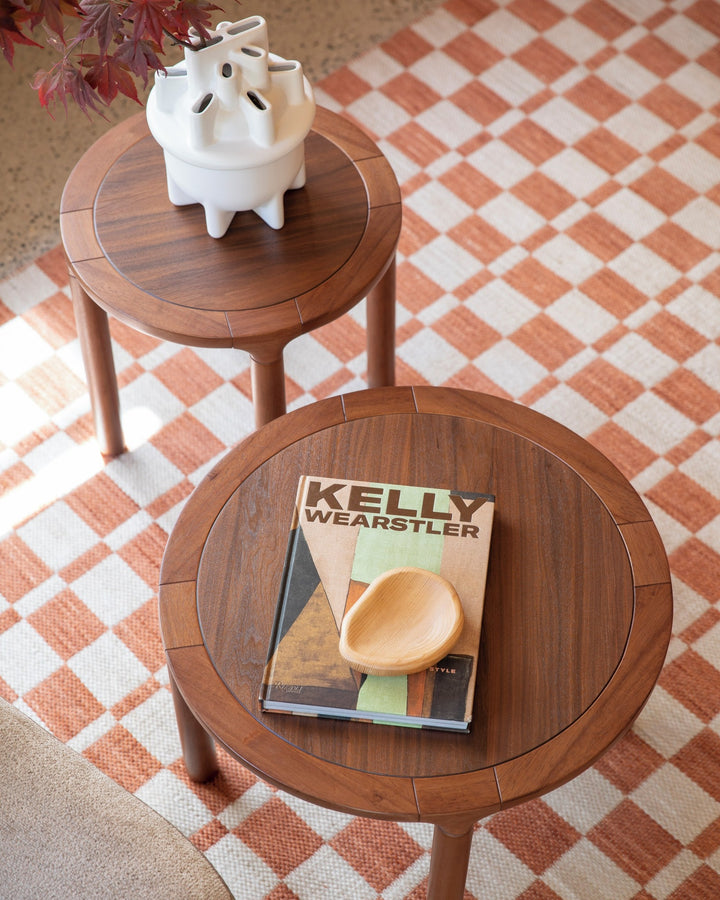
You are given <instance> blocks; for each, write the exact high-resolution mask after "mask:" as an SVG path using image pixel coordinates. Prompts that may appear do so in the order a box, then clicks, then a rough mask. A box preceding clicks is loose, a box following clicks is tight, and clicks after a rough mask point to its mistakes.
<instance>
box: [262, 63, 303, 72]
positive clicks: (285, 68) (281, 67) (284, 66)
mask: <svg viewBox="0 0 720 900" xmlns="http://www.w3.org/2000/svg"><path fill="white" fill-rule="evenodd" d="M297 67H298V63H293V62H288V63H275V65H273V66H268V72H294V71H295V69H297Z"/></svg>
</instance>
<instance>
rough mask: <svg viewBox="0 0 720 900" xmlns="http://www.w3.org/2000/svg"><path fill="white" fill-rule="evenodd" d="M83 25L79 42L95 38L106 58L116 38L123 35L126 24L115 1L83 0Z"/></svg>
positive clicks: (78, 34)
mask: <svg viewBox="0 0 720 900" xmlns="http://www.w3.org/2000/svg"><path fill="white" fill-rule="evenodd" d="M80 11H81V14H82V17H83V23H82V25H81V26H80V29H79V31H78V33H77V39H76V40H77V42H78V43H79V42H81V41H84V40H87V39H88V38H95V39H96V40H97V42H98V48H99V50H100V55H101V56H104V55H105V53H106V52H107V49H108V47H109V46H110V44H111V43H112V42H113V40H114V39H115V38H118V37H120V35H122V33H123V28H124V22H123V19H122V18H121V16H120V13H119V11H118V6H117V3H115V2H114V0H81V3H80Z"/></svg>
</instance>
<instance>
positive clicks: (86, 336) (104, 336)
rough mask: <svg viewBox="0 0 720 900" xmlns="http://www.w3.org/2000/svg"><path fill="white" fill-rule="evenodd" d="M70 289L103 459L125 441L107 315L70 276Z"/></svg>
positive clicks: (116, 452) (118, 450) (119, 450)
mask: <svg viewBox="0 0 720 900" xmlns="http://www.w3.org/2000/svg"><path fill="white" fill-rule="evenodd" d="M70 290H71V292H72V300H73V309H74V311H75V323H76V325H77V331H78V338H79V340H80V349H81V351H82V357H83V364H84V366H85V375H86V377H87V382H88V391H89V392H90V406H91V408H92V412H93V419H94V421H95V435H96V437H97V442H98V445H99V447H100V452H101V453H102V454H103V456H118V455H119V454H120V453H123V452H124V451H125V440H124V438H123V433H122V425H121V424H120V398H119V396H118V386H117V376H116V375H115V363H114V361H113V353H112V344H111V342H110V326H109V323H108V317H107V313H106V312H105V310H104V309H101V307H99V306H98V305H97V303H95V302H94V301H93V300H91V299H90V297H89V296H88V294H87V292H86V291H85V290H84V288H82V287H81V285H80V282H79V281H78V280H77V278H75V277H74V276H73V275H71V276H70Z"/></svg>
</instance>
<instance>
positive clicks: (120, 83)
mask: <svg viewBox="0 0 720 900" xmlns="http://www.w3.org/2000/svg"><path fill="white" fill-rule="evenodd" d="M82 63H83V65H85V66H87V67H88V70H87V72H86V73H85V81H87V83H88V84H89V85H90V87H92V88H94V89H95V90H96V91H97V92H98V94H99V96H100V98H101V99H102V100H103V102H105V103H111V102H112V101H113V100H114V99H115V97H117V95H118V93H121V94H124V95H125V96H126V97H129V98H130V99H131V100H134V101H135V102H136V103H140V100H139V99H138V95H137V89H136V88H135V82H134V81H133V80H132V76H131V74H130V72H129V71H128V68H127V64H126V63H125V62H123V61H122V60H118V59H117V57H116V56H98V55H97V54H88V55H87V56H85V55H83V57H82Z"/></svg>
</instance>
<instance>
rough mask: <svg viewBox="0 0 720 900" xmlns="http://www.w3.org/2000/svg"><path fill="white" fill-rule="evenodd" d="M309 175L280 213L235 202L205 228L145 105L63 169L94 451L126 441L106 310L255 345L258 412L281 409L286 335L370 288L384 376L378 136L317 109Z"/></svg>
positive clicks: (372, 336)
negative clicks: (171, 194) (225, 224)
mask: <svg viewBox="0 0 720 900" xmlns="http://www.w3.org/2000/svg"><path fill="white" fill-rule="evenodd" d="M305 160H306V171H307V180H306V184H305V186H304V187H303V188H300V189H299V190H290V191H287V193H286V194H285V199H284V206H285V225H284V226H283V228H281V229H279V230H274V229H272V228H271V227H270V226H269V225H267V224H266V223H265V222H263V221H262V220H261V219H260V218H259V216H257V215H256V214H255V213H253V212H251V211H248V212H240V213H237V214H236V215H235V218H234V219H233V222H232V225H231V226H230V229H229V230H228V232H227V233H226V234H225V236H224V237H222V238H219V239H215V238H212V237H210V236H209V235H208V233H207V230H206V225H205V214H204V211H203V208H202V206H200V205H199V204H193V205H191V206H183V207H176V206H173V204H172V203H171V202H170V200H169V198H168V192H167V182H166V176H165V167H164V162H163V152H162V149H161V147H160V146H159V145H158V144H157V142H156V141H155V140H154V139H153V137H152V136H151V135H150V133H149V130H148V127H147V123H146V120H145V114H144V113H139V114H138V115H136V116H133V117H132V118H130V119H128V120H127V121H125V122H123V123H121V124H120V125H117V126H115V127H114V128H112V129H111V130H110V131H108V132H107V133H106V134H105V135H103V136H102V137H101V138H100V139H99V140H98V141H96V142H95V143H94V144H93V145H92V147H90V149H89V150H88V151H87V152H86V153H85V155H84V156H83V157H82V158H81V159H80V161H79V162H78V164H77V165H76V167H75V168H74V170H73V171H72V173H71V175H70V177H69V178H68V181H67V183H66V185H65V189H64V192H63V196H62V201H61V210H60V228H61V236H62V241H63V245H64V248H65V253H66V256H67V259H68V263H69V270H70V276H71V288H72V294H73V303H74V307H75V314H76V320H77V324H78V333H79V337H80V342H81V346H82V350H83V359H84V363H85V369H86V372H87V376H88V383H89V388H90V394H91V400H92V405H93V412H94V415H95V426H96V431H97V434H98V440H99V442H100V445H101V449H102V451H103V453H106V454H108V455H114V454H116V453H119V452H122V449H123V437H122V429H121V427H120V420H119V402H118V397H117V381H116V378H115V371H114V368H113V362H112V352H111V348H110V338H109V333H108V321H107V316H108V314H110V315H111V316H114V317H116V318H118V319H120V320H121V321H123V322H125V323H126V324H127V325H130V326H131V327H133V328H136V329H137V330H139V331H142V332H144V333H146V334H150V335H153V336H155V337H159V338H162V339H164V340H169V341H175V342H177V343H180V344H189V345H192V346H197V347H228V348H233V347H234V348H239V349H242V350H245V351H247V352H249V354H250V356H251V367H252V380H253V402H254V405H255V412H256V424H263V423H264V422H266V421H268V420H270V419H271V418H274V417H275V416H276V415H280V414H282V413H283V412H285V384H284V368H283V356H282V353H283V348H284V347H285V346H286V345H287V343H288V342H289V341H291V340H292V339H293V338H295V337H297V336H299V335H300V334H303V333H305V332H308V331H311V330H313V329H315V328H318V327H319V326H321V325H324V324H326V323H327V322H330V321H332V320H333V319H336V318H337V317H339V316H341V315H342V314H344V313H345V312H347V311H348V310H349V309H351V308H352V307H353V306H354V305H356V304H357V303H358V302H359V301H360V300H362V299H363V298H364V297H367V298H368V315H367V320H368V323H367V329H368V382H369V384H370V386H371V387H377V386H381V385H391V384H393V382H394V349H395V348H394V328H395V251H396V247H397V242H398V238H399V233H400V223H401V203H400V190H399V187H398V184H397V180H396V178H395V176H394V174H393V171H392V169H391V168H390V165H389V163H388V162H387V160H386V159H385V157H384V156H383V155H382V153H381V152H380V150H379V149H378V147H377V146H376V145H375V143H374V142H373V141H372V140H371V139H370V138H369V137H368V136H367V135H365V134H364V133H363V132H362V131H360V129H358V128H357V127H356V126H355V125H353V124H352V123H351V122H349V121H348V120H346V119H344V118H342V117H340V116H338V115H336V114H335V113H332V112H330V111H328V110H326V109H322V108H318V109H317V111H316V116H315V121H314V124H313V128H312V130H311V132H310V134H309V135H308V137H307V139H306V141H305Z"/></svg>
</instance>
